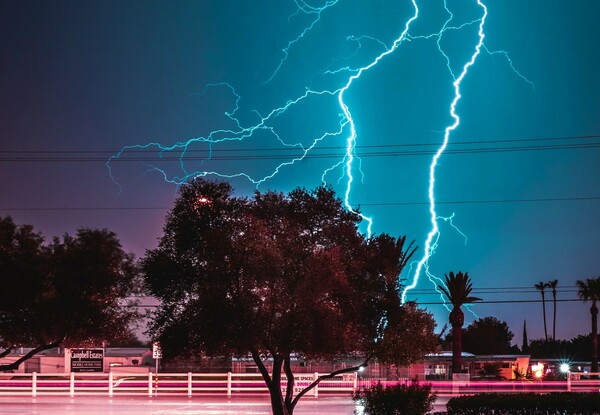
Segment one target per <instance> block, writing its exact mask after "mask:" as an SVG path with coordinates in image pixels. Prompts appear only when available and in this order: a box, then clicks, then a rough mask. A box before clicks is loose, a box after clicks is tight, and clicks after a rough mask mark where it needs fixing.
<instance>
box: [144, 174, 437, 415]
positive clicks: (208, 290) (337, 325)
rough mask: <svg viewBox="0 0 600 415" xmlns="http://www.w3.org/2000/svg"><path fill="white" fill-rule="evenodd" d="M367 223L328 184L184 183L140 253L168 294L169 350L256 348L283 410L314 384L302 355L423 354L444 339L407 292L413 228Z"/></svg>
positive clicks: (155, 284)
mask: <svg viewBox="0 0 600 415" xmlns="http://www.w3.org/2000/svg"><path fill="white" fill-rule="evenodd" d="M359 223H360V216H359V215H357V214H355V213H352V212H349V211H347V210H346V209H344V207H343V206H342V203H341V201H340V200H339V199H338V198H336V197H335V194H334V192H333V191H332V190H331V189H330V188H327V187H319V188H317V189H315V190H313V191H307V190H305V189H295V190H293V191H291V192H290V193H289V194H287V195H285V194H282V193H275V192H266V193H260V192H255V194H254V196H253V197H252V198H241V197H235V196H234V195H233V189H232V188H231V186H230V185H229V184H227V183H223V182H213V181H206V180H203V179H197V180H194V181H193V182H191V183H190V184H189V185H187V186H184V187H182V188H181V190H180V194H179V197H178V198H177V200H176V201H175V205H174V207H173V209H172V210H171V211H170V213H169V214H168V216H167V219H166V224H165V227H164V235H163V236H162V238H161V240H160V243H159V246H158V248H157V249H154V250H151V251H149V252H148V253H147V256H146V257H145V259H144V261H143V270H144V274H145V278H146V283H147V286H148V289H149V291H150V292H151V294H152V295H154V296H156V297H157V298H159V299H160V300H161V306H160V307H159V308H158V310H157V313H156V318H155V320H154V325H153V334H154V336H155V337H156V338H158V339H159V340H160V341H161V345H162V349H163V353H164V357H165V358H169V357H171V358H172V357H175V356H181V355H185V354H189V355H192V354H195V353H196V354H197V353H200V352H202V353H206V354H208V355H212V356H231V355H238V356H246V355H248V354H250V355H251V356H252V358H253V359H254V361H255V363H256V364H257V366H258V368H259V370H260V372H261V374H262V375H263V378H264V379H265V382H266V384H267V386H268V387H269V391H270V394H271V404H272V408H273V412H274V413H277V414H279V413H281V414H284V413H285V414H291V413H292V412H293V410H294V407H295V405H296V403H297V402H298V399H299V398H300V397H301V396H302V395H303V394H304V393H306V391H307V389H305V390H304V391H302V392H300V393H299V394H298V395H297V396H295V397H294V396H293V387H292V386H293V382H294V378H293V373H292V370H291V356H292V355H293V354H300V355H302V356H304V357H306V358H308V359H310V358H318V359H333V358H335V357H339V356H342V355H354V356H358V357H361V358H363V359H365V364H366V362H367V361H368V360H369V359H370V358H372V357H378V358H379V359H380V360H381V361H383V362H390V363H396V364H408V363H410V362H413V361H415V360H417V359H422V357H423V355H424V353H426V352H428V351H431V350H433V349H434V347H435V344H436V337H435V336H434V334H433V329H434V322H433V318H432V316H431V315H430V314H428V313H426V312H424V311H422V310H420V309H418V308H417V307H416V306H415V305H414V304H413V305H408V306H402V305H401V304H400V300H399V295H398V289H399V288H400V286H399V275H400V273H401V272H402V269H403V267H404V266H405V265H406V262H407V261H408V260H409V259H410V256H411V255H412V253H413V252H414V248H412V246H408V247H405V238H393V237H391V236H389V235H379V236H377V237H373V238H370V239H368V238H366V237H365V236H364V235H362V234H361V233H360V232H358V225H359ZM407 339H410V344H409V343H407V342H408V340H407ZM264 358H269V359H272V362H273V366H272V372H271V373H268V371H267V368H266V366H265V364H264V362H263V359H264ZM356 369H357V367H355V368H349V369H347V370H346V371H352V370H356ZM282 370H283V375H284V376H285V378H286V380H287V386H288V387H287V389H286V392H285V394H284V393H283V392H282V389H281V387H280V386H281V379H282ZM320 380H321V378H320V379H319V380H318V381H320ZM311 387H312V386H311Z"/></svg>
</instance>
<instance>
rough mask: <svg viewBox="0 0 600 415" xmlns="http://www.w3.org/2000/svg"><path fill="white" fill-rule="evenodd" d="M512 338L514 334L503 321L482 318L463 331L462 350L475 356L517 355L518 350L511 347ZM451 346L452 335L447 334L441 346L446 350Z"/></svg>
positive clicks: (493, 318)
mask: <svg viewBox="0 0 600 415" xmlns="http://www.w3.org/2000/svg"><path fill="white" fill-rule="evenodd" d="M513 337H514V334H513V333H512V332H511V331H510V329H509V328H508V324H507V323H506V322H505V321H500V320H498V319H497V318H495V317H483V318H480V319H477V320H475V321H473V322H472V323H471V324H469V325H468V326H467V327H466V328H464V329H463V331H462V348H463V351H465V352H469V353H473V354H476V355H488V354H490V355H491V354H509V353H519V349H518V348H517V347H516V346H513V345H511V341H512V339H513ZM451 345H452V333H448V335H447V336H446V337H445V338H444V340H443V342H442V346H443V347H444V348H445V349H447V348H449V347H450V346H451Z"/></svg>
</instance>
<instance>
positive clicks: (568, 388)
mask: <svg viewBox="0 0 600 415" xmlns="http://www.w3.org/2000/svg"><path fill="white" fill-rule="evenodd" d="M567 392H571V372H567Z"/></svg>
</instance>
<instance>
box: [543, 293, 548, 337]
mask: <svg viewBox="0 0 600 415" xmlns="http://www.w3.org/2000/svg"><path fill="white" fill-rule="evenodd" d="M542 311H543V314H544V337H545V338H546V341H548V328H547V326H546V295H545V294H544V290H542Z"/></svg>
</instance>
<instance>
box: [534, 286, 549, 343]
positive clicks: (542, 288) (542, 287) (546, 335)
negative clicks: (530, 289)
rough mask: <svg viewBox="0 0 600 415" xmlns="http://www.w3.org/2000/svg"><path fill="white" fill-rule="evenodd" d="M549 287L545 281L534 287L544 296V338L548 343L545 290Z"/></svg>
mask: <svg viewBox="0 0 600 415" xmlns="http://www.w3.org/2000/svg"><path fill="white" fill-rule="evenodd" d="M547 286H548V284H547V283H545V282H544V281H540V282H539V284H535V285H534V287H535V289H536V290H539V291H540V293H541V294H542V310H543V312H544V337H545V338H546V341H548V329H547V328H546V296H545V294H544V290H545V289H546V287H547Z"/></svg>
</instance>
